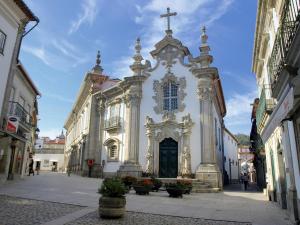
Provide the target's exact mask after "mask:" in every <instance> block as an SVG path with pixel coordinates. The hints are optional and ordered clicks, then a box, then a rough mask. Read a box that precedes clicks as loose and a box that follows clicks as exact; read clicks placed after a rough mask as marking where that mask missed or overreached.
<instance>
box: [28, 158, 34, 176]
mask: <svg viewBox="0 0 300 225" xmlns="http://www.w3.org/2000/svg"><path fill="white" fill-rule="evenodd" d="M30 174H32V175H33V176H34V170H33V159H30V163H29V174H28V176H30Z"/></svg>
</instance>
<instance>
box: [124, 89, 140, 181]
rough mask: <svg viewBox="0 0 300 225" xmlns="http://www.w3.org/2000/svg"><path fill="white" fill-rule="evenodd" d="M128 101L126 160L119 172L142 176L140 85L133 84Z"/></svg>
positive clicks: (126, 101) (126, 96) (126, 99)
mask: <svg viewBox="0 0 300 225" xmlns="http://www.w3.org/2000/svg"><path fill="white" fill-rule="evenodd" d="M124 100H125V103H126V121H127V124H126V125H127V126H126V136H127V146H126V149H125V151H126V152H125V161H124V164H123V165H121V166H120V169H119V171H118V174H119V175H120V176H123V175H132V176H140V175H141V173H142V168H141V166H140V165H139V162H138V160H139V125H140V101H141V87H140V85H132V86H131V87H130V88H129V90H128V91H127V93H126V95H125V97H124Z"/></svg>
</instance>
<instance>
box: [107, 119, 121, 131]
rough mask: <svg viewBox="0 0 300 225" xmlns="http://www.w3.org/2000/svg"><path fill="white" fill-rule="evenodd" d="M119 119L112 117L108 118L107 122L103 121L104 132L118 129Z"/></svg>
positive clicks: (119, 125)
mask: <svg viewBox="0 0 300 225" xmlns="http://www.w3.org/2000/svg"><path fill="white" fill-rule="evenodd" d="M120 121H121V120H120V117H119V116H113V117H110V118H109V119H108V120H106V121H105V126H104V128H105V130H107V131H109V130H114V129H118V128H120V127H121V122H120Z"/></svg>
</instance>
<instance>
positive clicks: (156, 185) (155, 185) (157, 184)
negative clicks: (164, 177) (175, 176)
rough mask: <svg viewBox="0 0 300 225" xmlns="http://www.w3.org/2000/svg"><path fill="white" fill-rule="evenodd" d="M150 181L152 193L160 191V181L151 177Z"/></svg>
mask: <svg viewBox="0 0 300 225" xmlns="http://www.w3.org/2000/svg"><path fill="white" fill-rule="evenodd" d="M151 181H152V184H153V186H152V191H158V190H159V189H160V187H161V186H162V181H161V180H159V179H157V178H155V177H151Z"/></svg>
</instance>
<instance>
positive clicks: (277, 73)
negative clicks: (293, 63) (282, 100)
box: [268, 0, 300, 97]
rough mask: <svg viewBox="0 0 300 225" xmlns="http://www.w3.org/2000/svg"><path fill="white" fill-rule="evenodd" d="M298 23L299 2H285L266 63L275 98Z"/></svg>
mask: <svg viewBox="0 0 300 225" xmlns="http://www.w3.org/2000/svg"><path fill="white" fill-rule="evenodd" d="M299 23H300V1H299V0H286V1H285V3H284V6H283V10H282V15H281V20H280V27H279V28H278V30H277V33H276V36H275V42H274V46H273V50H272V53H271V56H270V58H269V61H268V68H269V74H270V77H271V82H272V92H273V94H275V95H274V97H277V93H278V91H277V90H275V89H278V86H280V84H281V83H282V82H281V81H282V80H283V77H282V71H283V69H284V67H285V65H286V64H287V63H288V62H287V57H288V53H289V50H290V48H291V47H292V44H293V41H294V39H295V36H296V34H297V30H298V27H299Z"/></svg>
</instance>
